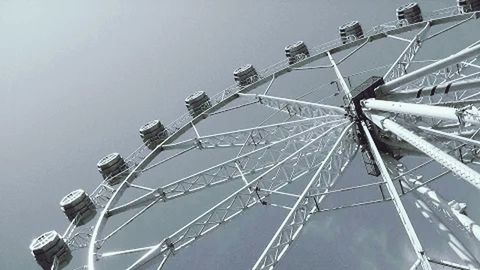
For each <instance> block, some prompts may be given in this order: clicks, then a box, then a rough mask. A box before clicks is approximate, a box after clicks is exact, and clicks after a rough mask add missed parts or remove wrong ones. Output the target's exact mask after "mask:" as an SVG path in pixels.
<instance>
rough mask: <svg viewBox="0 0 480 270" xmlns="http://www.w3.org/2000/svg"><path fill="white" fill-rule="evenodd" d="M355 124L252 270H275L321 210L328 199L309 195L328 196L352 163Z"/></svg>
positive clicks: (354, 148)
mask: <svg viewBox="0 0 480 270" xmlns="http://www.w3.org/2000/svg"><path fill="white" fill-rule="evenodd" d="M352 124H353V123H352ZM352 124H350V125H349V126H348V127H347V128H345V130H344V131H343V132H342V134H341V135H340V136H339V138H338V139H337V141H336V142H335V144H334V146H333V147H332V149H331V150H330V151H329V153H328V154H327V156H326V157H325V159H324V160H323V161H322V162H321V165H320V167H319V168H318V170H317V171H316V173H315V175H314V176H313V177H312V178H311V180H310V182H309V183H308V184H307V186H306V187H305V188H304V190H303V192H302V194H301V195H300V197H299V198H298V199H297V201H296V202H295V205H294V206H293V207H292V209H291V210H290V212H289V213H288V215H287V217H286V218H285V219H284V221H283V222H282V224H281V225H280V227H279V228H278V230H277V231H276V233H275V234H274V236H273V238H272V240H271V241H270V242H269V243H268V245H267V247H266V248H265V250H264V251H263V252H262V254H261V255H260V257H259V258H258V260H257V262H256V263H255V265H254V266H253V268H252V269H273V268H274V266H275V265H276V264H277V263H278V262H279V261H280V259H281V258H282V257H283V256H284V255H285V253H286V252H287V250H288V248H289V247H290V246H291V245H292V243H293V241H294V240H296V239H297V238H298V236H299V235H300V232H301V230H302V229H303V227H304V225H305V223H306V222H307V221H308V220H309V219H310V216H311V215H312V214H313V213H314V212H316V211H319V210H320V209H319V208H318V207H319V204H320V203H321V202H322V201H323V200H324V199H325V197H326V195H320V196H311V195H310V194H314V193H318V191H319V190H322V191H324V192H325V191H326V192H328V190H329V189H330V188H332V187H333V186H334V184H335V183H336V181H337V178H338V177H339V176H340V175H341V173H342V172H343V170H344V169H345V167H346V165H347V164H348V163H349V162H350V160H351V159H352V157H353V155H354V153H355V150H356V147H355V146H353V144H351V143H350V142H347V141H346V136H347V134H348V132H349V131H350V128H351V126H352Z"/></svg>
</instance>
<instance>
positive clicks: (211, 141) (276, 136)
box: [162, 115, 344, 150]
mask: <svg viewBox="0 0 480 270" xmlns="http://www.w3.org/2000/svg"><path fill="white" fill-rule="evenodd" d="M341 118H344V116H343V115H326V116H320V117H316V118H307V119H301V120H295V121H288V122H282V123H278V124H271V125H266V126H258V127H254V128H247V129H240V130H235V131H229V132H223V133H218V134H213V135H205V136H199V137H196V138H192V139H188V140H185V141H182V142H177V143H172V144H165V145H163V146H162V148H163V149H164V150H170V149H186V148H189V147H192V146H197V147H199V148H200V149H209V148H226V147H241V146H244V145H256V146H262V145H267V144H271V143H274V142H276V141H279V140H281V139H283V138H286V137H289V136H291V135H293V134H296V133H299V132H302V131H305V130H307V129H309V128H311V127H314V126H316V125H319V124H320V123H324V122H325V121H329V120H336V119H341Z"/></svg>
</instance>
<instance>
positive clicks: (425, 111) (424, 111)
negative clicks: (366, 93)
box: [362, 98, 480, 125]
mask: <svg viewBox="0 0 480 270" xmlns="http://www.w3.org/2000/svg"><path fill="white" fill-rule="evenodd" d="M362 106H363V107H364V108H367V109H370V110H377V111H381V112H392V113H401V114H408V115H414V116H422V117H430V118H433V119H438V120H449V121H458V122H460V123H462V124H463V123H470V124H473V125H480V111H479V110H478V109H477V108H476V107H473V106H469V107H466V108H461V109H457V108H452V107H442V106H432V105H425V104H412V103H404V102H396V101H386V100H378V99H373V98H371V99H367V100H362Z"/></svg>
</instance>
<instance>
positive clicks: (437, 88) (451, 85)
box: [382, 78, 480, 100]
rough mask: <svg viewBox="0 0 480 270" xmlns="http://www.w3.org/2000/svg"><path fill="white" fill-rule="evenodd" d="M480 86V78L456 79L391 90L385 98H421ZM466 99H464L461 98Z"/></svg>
mask: <svg viewBox="0 0 480 270" xmlns="http://www.w3.org/2000/svg"><path fill="white" fill-rule="evenodd" d="M479 88H480V79H479V78H473V79H467V80H464V79H462V80H454V81H449V82H445V83H441V84H438V85H433V86H425V87H420V88H412V89H405V90H399V91H395V92H391V93H390V94H388V95H387V96H385V97H382V98H385V99H392V100H403V99H412V98H421V97H426V96H430V97H431V96H434V95H448V94H449V93H450V94H452V93H456V92H460V91H468V90H472V89H479ZM461 100H464V99H461Z"/></svg>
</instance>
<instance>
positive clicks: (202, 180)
mask: <svg viewBox="0 0 480 270" xmlns="http://www.w3.org/2000/svg"><path fill="white" fill-rule="evenodd" d="M339 124H343V123H342V121H338V120H337V121H334V122H327V123H324V124H321V125H318V126H314V127H312V128H310V129H307V130H305V131H302V132H300V133H297V134H293V135H291V136H289V137H287V138H284V139H282V140H280V141H278V142H276V143H273V144H271V145H267V146H264V147H261V148H258V149H255V150H254V151H250V152H248V153H245V154H243V155H240V156H238V157H235V158H233V159H230V160H227V161H225V162H222V163H220V164H217V165H214V166H212V167H210V168H208V169H205V170H203V171H200V172H197V173H194V174H192V175H190V176H187V177H184V178H182V179H179V180H176V181H173V182H171V183H169V184H167V185H164V186H161V187H158V188H156V189H155V190H154V191H151V192H148V193H146V194H145V195H142V196H140V197H138V198H136V199H133V200H131V201H130V202H127V203H125V204H121V205H118V206H116V207H113V208H111V209H109V210H108V215H109V216H112V215H116V214H119V213H122V212H125V211H128V210H131V209H135V208H138V207H141V206H144V205H146V204H149V203H150V202H152V201H159V200H160V199H161V201H167V200H172V199H175V198H178V197H181V196H184V195H188V194H192V193H194V192H199V191H201V190H204V189H206V188H210V187H213V186H216V185H219V184H224V183H227V182H231V181H235V180H237V179H241V177H242V174H240V173H238V170H237V166H238V165H239V164H240V165H241V167H242V169H243V175H251V174H255V173H258V172H261V171H264V170H266V169H270V168H272V167H273V166H275V164H277V162H278V159H279V158H281V157H282V155H284V154H285V152H287V151H277V150H278V149H284V148H288V147H287V146H289V145H292V144H296V142H297V141H303V142H304V141H309V138H310V137H312V136H313V137H315V136H314V135H320V134H321V132H325V131H326V130H331V129H332V128H333V127H332V125H339ZM334 127H335V126H334Z"/></svg>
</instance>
